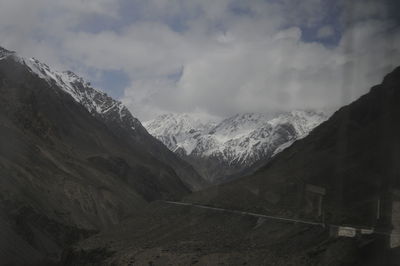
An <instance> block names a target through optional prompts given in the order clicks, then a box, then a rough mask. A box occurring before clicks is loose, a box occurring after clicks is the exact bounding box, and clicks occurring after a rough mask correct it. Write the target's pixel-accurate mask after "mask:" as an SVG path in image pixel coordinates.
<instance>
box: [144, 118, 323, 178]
mask: <svg viewBox="0 0 400 266" xmlns="http://www.w3.org/2000/svg"><path fill="white" fill-rule="evenodd" d="M326 119H327V116H326V115H325V114H324V113H322V112H315V111H302V110H296V111H291V112H280V113H271V114H261V113H246V114H238V115H235V116H233V117H230V118H227V119H225V120H223V121H221V122H219V123H216V122H214V121H212V122H206V123H205V122H202V121H200V120H199V119H197V118H196V117H194V116H191V115H189V114H167V115H161V116H159V117H157V118H155V119H154V120H151V121H147V122H145V123H144V126H145V127H146V128H147V130H148V131H149V133H150V134H152V135H153V136H155V137H156V138H157V139H159V140H160V141H162V142H163V143H164V144H165V145H166V146H167V147H168V148H169V149H170V150H172V151H174V152H176V153H178V154H179V155H180V156H181V157H182V158H184V159H186V160H187V161H189V162H190V163H192V164H193V165H194V166H195V168H197V170H198V171H199V172H200V173H202V174H203V176H204V177H205V178H207V179H208V180H210V181H211V182H215V181H216V180H217V181H218V180H221V179H225V178H226V176H230V175H235V174H236V173H238V172H241V171H242V170H244V169H246V168H248V167H251V166H252V165H254V164H255V163H257V162H259V161H261V160H264V161H265V160H268V159H270V158H272V157H273V156H275V155H276V154H277V153H278V152H280V151H282V150H283V149H285V148H287V147H288V146H290V145H291V144H292V143H293V142H294V141H295V140H297V139H300V138H303V137H305V136H306V135H307V134H308V133H309V132H310V131H311V130H312V129H313V128H314V127H316V126H317V125H319V124H320V123H321V122H323V121H324V120H326Z"/></svg>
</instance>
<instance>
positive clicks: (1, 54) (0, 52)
mask: <svg viewBox="0 0 400 266" xmlns="http://www.w3.org/2000/svg"><path fill="white" fill-rule="evenodd" d="M14 54H15V52H14V51H9V50H7V49H5V48H3V47H1V46H0V60H1V59H3V58H6V57H8V56H10V55H14Z"/></svg>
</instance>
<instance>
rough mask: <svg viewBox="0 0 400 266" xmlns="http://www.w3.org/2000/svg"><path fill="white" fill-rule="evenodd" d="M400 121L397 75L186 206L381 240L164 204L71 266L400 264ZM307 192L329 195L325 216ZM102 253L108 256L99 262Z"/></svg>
mask: <svg viewBox="0 0 400 266" xmlns="http://www.w3.org/2000/svg"><path fill="white" fill-rule="evenodd" d="M399 122H400V68H397V69H395V70H394V71H393V72H392V73H391V74H389V75H387V76H386V77H385V79H384V81H383V83H382V84H380V85H378V86H375V87H373V88H372V89H371V91H370V92H369V93H368V94H366V95H364V96H363V97H361V98H360V99H359V100H357V101H355V102H354V103H352V104H350V105H349V106H346V107H343V108H341V109H340V110H339V111H337V112H336V113H335V114H334V115H333V116H332V117H331V118H330V119H329V120H328V121H326V122H324V123H323V124H321V125H320V126H318V127H317V128H316V129H315V130H313V131H312V132H311V133H310V134H309V135H308V136H307V137H306V138H304V139H302V140H298V141H296V142H295V143H294V144H293V145H292V146H291V147H289V148H288V149H286V150H284V151H283V152H281V153H280V154H279V155H277V156H276V157H275V158H274V159H273V160H272V161H271V162H269V163H268V164H267V165H266V166H264V167H262V168H261V169H260V170H259V171H257V172H256V173H255V174H253V175H251V176H248V177H244V178H241V179H239V180H236V181H233V182H231V183H227V184H223V185H220V186H217V187H213V188H208V189H206V190H204V191H200V192H197V193H194V194H192V195H190V196H188V197H186V199H185V200H186V201H192V202H198V203H201V204H203V205H212V206H219V207H223V208H228V209H235V210H238V209H239V210H246V211H252V212H257V213H263V214H267V215H278V216H280V217H282V216H283V217H291V218H295V219H304V220H309V221H320V222H322V221H323V222H324V223H327V224H337V225H343V226H360V227H364V226H365V228H370V227H373V228H374V229H375V230H376V231H378V232H380V233H384V234H383V235H382V234H372V235H369V236H362V237H356V238H334V237H329V228H332V227H330V226H328V227H325V228H324V227H322V226H320V225H317V226H315V225H302V224H296V223H294V224H293V223H285V222H278V223H277V222H274V221H271V220H268V219H257V218H254V217H248V216H241V215H236V214H231V213H224V212H216V211H215V210H214V211H213V210H204V209H197V208H194V207H190V206H189V207H187V206H186V207H184V206H173V205H172V206H171V205H169V204H166V203H162V202H160V203H159V204H158V206H154V204H153V209H152V211H153V213H152V214H151V215H149V216H146V215H144V216H142V217H141V218H140V219H137V220H128V221H125V222H124V225H123V226H120V227H119V228H113V229H112V230H111V231H108V232H103V233H102V234H99V235H97V236H95V237H91V238H89V239H87V240H86V241H83V242H80V243H79V245H77V246H76V247H75V249H74V250H73V251H72V252H71V253H69V256H67V259H66V260H65V262H67V263H69V265H90V263H88V262H90V261H91V260H94V261H96V263H97V264H99V265H113V263H117V264H118V263H120V264H124V263H125V264H128V263H138V264H139V265H141V264H152V265H165V264H168V263H170V264H172V265H188V264H191V263H193V264H194V263H198V264H199V265H221V264H226V265H321V266H322V265H360V266H361V265H391V266H394V265H399V261H400V256H399V255H400V254H399V253H400V252H399V248H395V249H388V248H387V247H388V241H389V235H390V233H391V230H392V229H393V226H395V227H396V228H395V229H396V230H399V224H398V222H397V224H392V221H390V219H391V218H392V217H391V216H392V210H391V207H392V206H391V204H392V200H393V199H394V197H393V195H394V194H395V192H396V191H395V190H396V188H399V185H400V184H399V173H400V171H399V170H400V164H399V161H400V157H399V156H400V123H399ZM307 185H313V186H314V188H313V190H314V191H315V190H317V191H318V190H322V189H325V192H326V195H325V196H324V199H323V208H322V213H323V216H322V217H318V216H317V215H315V213H313V212H310V204H311V202H310V201H309V199H310V198H308V195H307V193H308V192H307ZM315 186H317V187H320V188H318V189H316V188H315ZM378 203H379V206H380V211H379V219H378V218H377V210H378V208H377V205H378ZM311 207H312V208H311V209H313V208H314V209H315V206H313V205H311ZM394 215H398V211H397V213H394ZM160 217H163V219H162V220H161V219H160ZM133 228H134V229H133ZM139 232H140V233H139ZM126 235H129V236H131V237H129V238H127V237H126ZM150 235H151V236H152V237H151V239H149V237H148V236H150ZM96 252H100V253H101V254H102V256H100V257H95V256H93V254H97V253H96ZM78 262H79V263H78ZM77 263H78V264H77Z"/></svg>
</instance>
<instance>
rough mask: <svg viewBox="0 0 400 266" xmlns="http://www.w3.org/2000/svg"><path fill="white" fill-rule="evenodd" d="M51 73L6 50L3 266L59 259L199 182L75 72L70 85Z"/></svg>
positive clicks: (0, 122) (0, 82) (0, 61)
mask: <svg viewBox="0 0 400 266" xmlns="http://www.w3.org/2000/svg"><path fill="white" fill-rule="evenodd" d="M50 74H54V72H50V70H49V69H48V67H47V66H45V65H44V64H40V63H39V62H38V61H34V60H31V61H29V62H28V61H27V60H24V59H21V58H19V57H18V56H16V55H15V54H14V53H12V52H9V51H7V50H5V49H1V50H0V135H1V138H0V176H1V178H0V226H1V228H2V230H1V231H2V232H1V233H0V234H1V235H0V250H1V251H0V261H1V264H3V265H7V263H15V265H30V264H34V263H37V265H43V264H44V263H45V260H48V259H49V258H50V259H53V260H58V259H59V257H60V252H61V250H62V249H63V248H64V247H66V246H67V245H68V244H71V243H72V242H73V241H76V240H77V239H80V238H82V237H85V236H88V235H89V234H91V233H93V232H95V231H98V230H103V229H105V228H108V227H109V226H111V225H115V224H118V223H119V222H120V221H121V220H122V219H123V218H125V217H127V216H130V215H133V216H134V215H137V213H142V212H143V210H144V209H145V208H146V207H147V205H148V203H147V202H148V201H152V200H156V199H179V198H181V197H182V196H183V195H185V194H187V193H189V192H190V189H193V188H196V187H197V186H199V184H202V180H201V179H200V178H199V176H198V175H197V173H196V172H195V171H193V169H192V168H190V167H189V166H188V165H187V164H186V163H185V162H183V161H182V160H180V159H179V158H177V157H176V156H175V155H174V154H173V153H172V152H170V151H169V150H168V149H167V148H166V147H164V146H163V145H162V144H161V143H160V142H159V141H157V140H156V139H154V138H153V137H152V136H150V135H149V134H148V133H147V131H146V130H145V129H144V128H143V127H142V126H141V124H140V122H139V121H137V120H136V119H135V118H134V117H133V116H132V115H131V114H130V113H129V111H128V110H127V109H126V108H125V107H123V106H122V105H121V104H120V103H119V102H116V101H115V100H113V99H111V98H109V97H108V96H107V95H105V94H104V93H100V92H98V91H96V90H94V89H92V88H91V87H90V85H89V84H87V83H84V82H83V81H82V80H80V79H78V78H77V77H76V76H74V75H72V73H70V72H68V73H67V74H66V77H67V79H68V82H66V81H65V80H66V79H65V77H62V78H61V77H60V76H57V75H50ZM69 90H70V91H69ZM89 100H90V101H89ZM91 107H94V108H92V109H91ZM97 107H101V108H103V109H101V108H97ZM196 182H198V183H196Z"/></svg>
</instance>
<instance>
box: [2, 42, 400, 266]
mask: <svg viewBox="0 0 400 266" xmlns="http://www.w3.org/2000/svg"><path fill="white" fill-rule="evenodd" d="M399 102H400V67H399V68H396V69H394V70H393V71H392V72H391V73H390V74H388V75H387V76H386V77H385V78H384V79H383V82H382V83H381V84H379V85H376V86H374V87H372V88H371V90H370V92H369V93H367V94H365V95H364V96H362V97H360V98H359V99H358V100H356V101H355V102H353V103H351V104H349V105H347V106H344V107H342V108H340V109H339V110H337V111H336V112H335V113H334V114H333V115H332V116H331V117H329V118H327V116H326V115H324V114H320V113H319V112H315V111H293V112H287V113H276V114H240V115H237V116H234V117H232V118H228V119H225V120H223V121H221V122H218V123H204V122H201V121H199V120H198V119H197V118H194V119H193V117H190V116H188V115H181V116H180V118H179V117H178V116H177V115H166V116H164V118H163V119H161V120H162V121H161V120H160V119H158V120H160V121H158V122H156V121H157V119H156V120H155V121H152V122H146V123H145V126H146V127H147V128H148V129H149V131H152V134H154V135H155V136H157V138H159V139H161V140H162V142H164V143H166V145H168V148H167V147H166V146H165V145H164V144H163V143H162V142H161V141H159V140H157V139H156V138H155V137H153V136H152V135H151V134H149V133H148V131H147V130H146V128H145V127H144V126H142V124H141V122H140V121H139V120H138V119H136V118H135V117H134V116H133V115H132V114H131V113H130V112H129V110H128V109H127V108H126V107H125V106H124V105H123V104H122V103H120V102H119V101H116V100H114V99H112V98H111V97H109V96H108V95H107V94H105V93H103V92H101V91H100V90H98V89H95V88H93V87H92V86H91V85H90V83H88V82H85V81H84V80H83V79H82V78H80V77H79V76H77V75H75V74H74V73H72V72H69V71H67V72H58V71H54V70H52V69H51V68H50V67H48V66H47V65H45V64H43V63H41V62H40V61H38V60H36V59H26V58H23V57H21V56H19V55H18V54H16V53H14V52H11V51H8V50H6V49H3V48H0V135H1V138H0V177H1V178H0V228H1V230H0V263H1V264H2V265H35V266H36V265H44V266H47V265H48V266H50V265H64V266H88V265H104V266H106V265H107V266H109V265H277V266H284V265H300V266H306V265H316V266H322V265H324V266H325V265H330V266H339V265H341V266H342V265H345V266H350V265H356V266H378V265H389V266H395V265H398V262H399V261H400V244H399V243H400V237H399V235H400V175H399V173H400V164H399V163H398V162H399V160H400V123H399V119H400V105H399ZM179 119H181V120H182V122H179V121H178V120H179ZM175 120H176V121H175ZM324 120H326V121H324ZM159 125H161V126H159ZM153 130H154V131H153ZM256 148H260V150H257V149H256ZM265 149H267V150H266V151H265ZM206 155H207V156H210V157H205V156H206ZM190 156H197V157H196V158H197V159H198V160H200V159H201V160H203V159H204V158H206V159H205V160H209V162H213V161H217V165H219V166H220V167H221V168H222V166H223V164H225V163H226V164H227V165H229V166H230V167H234V165H240V167H242V166H243V167H245V169H251V170H250V171H248V172H246V170H242V168H240V167H238V168H237V169H239V168H240V170H237V169H235V171H237V172H235V173H236V174H237V175H240V174H242V173H243V171H245V172H246V175H245V176H242V177H237V178H234V180H232V176H233V175H232V174H231V173H230V172H229V173H227V172H226V171H225V170H224V169H223V170H221V174H218V175H214V176H211V175H209V176H207V175H205V173H207V172H206V171H210V172H211V171H212V170H210V169H213V168H211V167H208V166H207V165H205V166H204V168H206V169H208V170H204V172H201V171H200V174H198V172H197V171H196V169H202V168H203V167H200V166H201V164H200V163H198V164H196V163H194V161H190ZM203 157H204V158H203ZM199 158H200V159H199ZM256 161H257V162H256ZM189 162H190V163H191V164H193V165H194V167H193V166H191V164H190V163H189ZM254 162H256V163H254ZM204 164H207V163H204ZM255 165H256V166H255ZM213 167H215V166H213ZM249 167H250V168H249ZM214 169H215V168H214ZM202 176H205V177H207V179H208V180H205V179H204V178H203V177H202ZM221 176H224V177H223V178H221ZM235 177H236V176H235ZM227 179H229V180H227ZM221 181H225V182H221ZM212 182H216V183H219V182H221V183H219V184H214V185H211V184H210V183H212ZM349 228H350V229H349ZM351 228H353V229H354V233H355V234H354V235H349V230H351ZM356 228H357V230H356ZM340 229H342V230H343V229H345V230H347V231H346V232H347V237H342V236H341V235H340V234H339V230H340ZM351 232H353V231H351Z"/></svg>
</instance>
